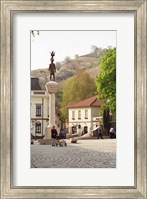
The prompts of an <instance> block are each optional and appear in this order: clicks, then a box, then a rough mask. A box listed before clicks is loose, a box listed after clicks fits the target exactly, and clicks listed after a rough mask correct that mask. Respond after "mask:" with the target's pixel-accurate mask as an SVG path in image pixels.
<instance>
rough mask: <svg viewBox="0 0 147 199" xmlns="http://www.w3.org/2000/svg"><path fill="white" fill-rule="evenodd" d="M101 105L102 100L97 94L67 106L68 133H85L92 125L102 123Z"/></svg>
mask: <svg viewBox="0 0 147 199" xmlns="http://www.w3.org/2000/svg"><path fill="white" fill-rule="evenodd" d="M101 106H102V101H101V100H98V99H97V96H93V97H90V98H88V99H85V100H82V101H80V102H78V103H75V104H73V105H70V106H68V120H69V133H70V134H73V133H76V132H77V133H79V132H80V133H81V134H85V133H88V132H90V131H91V129H90V128H91V127H92V126H94V125H99V124H102V122H103V121H102V116H101V114H100V107H101Z"/></svg>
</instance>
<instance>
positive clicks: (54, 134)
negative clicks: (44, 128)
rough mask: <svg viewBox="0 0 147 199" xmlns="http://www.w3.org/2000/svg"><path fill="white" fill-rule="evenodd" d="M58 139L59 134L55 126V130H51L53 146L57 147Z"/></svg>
mask: <svg viewBox="0 0 147 199" xmlns="http://www.w3.org/2000/svg"><path fill="white" fill-rule="evenodd" d="M57 137H58V132H57V130H56V128H55V126H53V128H52V130H51V138H52V146H55V145H56V140H57Z"/></svg>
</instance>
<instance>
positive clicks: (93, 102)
mask: <svg viewBox="0 0 147 199" xmlns="http://www.w3.org/2000/svg"><path fill="white" fill-rule="evenodd" d="M101 106H102V100H98V99H97V96H93V97H90V98H88V99H85V100H82V101H80V102H77V103H75V104H72V105H69V106H67V107H68V108H79V107H101Z"/></svg>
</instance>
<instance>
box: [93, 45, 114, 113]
mask: <svg viewBox="0 0 147 199" xmlns="http://www.w3.org/2000/svg"><path fill="white" fill-rule="evenodd" d="M96 85H97V93H98V96H99V98H100V99H103V101H104V103H103V107H102V108H103V109H107V108H109V109H111V111H112V112H113V113H114V114H115V113H116V48H113V49H109V50H108V51H107V52H106V53H105V56H104V57H103V59H102V61H101V63H100V73H99V75H97V77H96Z"/></svg>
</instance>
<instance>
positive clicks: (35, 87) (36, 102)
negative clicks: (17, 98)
mask: <svg viewBox="0 0 147 199" xmlns="http://www.w3.org/2000/svg"><path fill="white" fill-rule="evenodd" d="M48 125H49V94H48V92H47V91H46V90H42V88H41V86H40V84H39V79H38V78H36V77H31V134H32V136H33V137H36V138H43V137H46V127H47V126H48ZM55 125H56V127H58V128H60V126H61V122H60V120H59V118H58V115H56V120H55Z"/></svg>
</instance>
